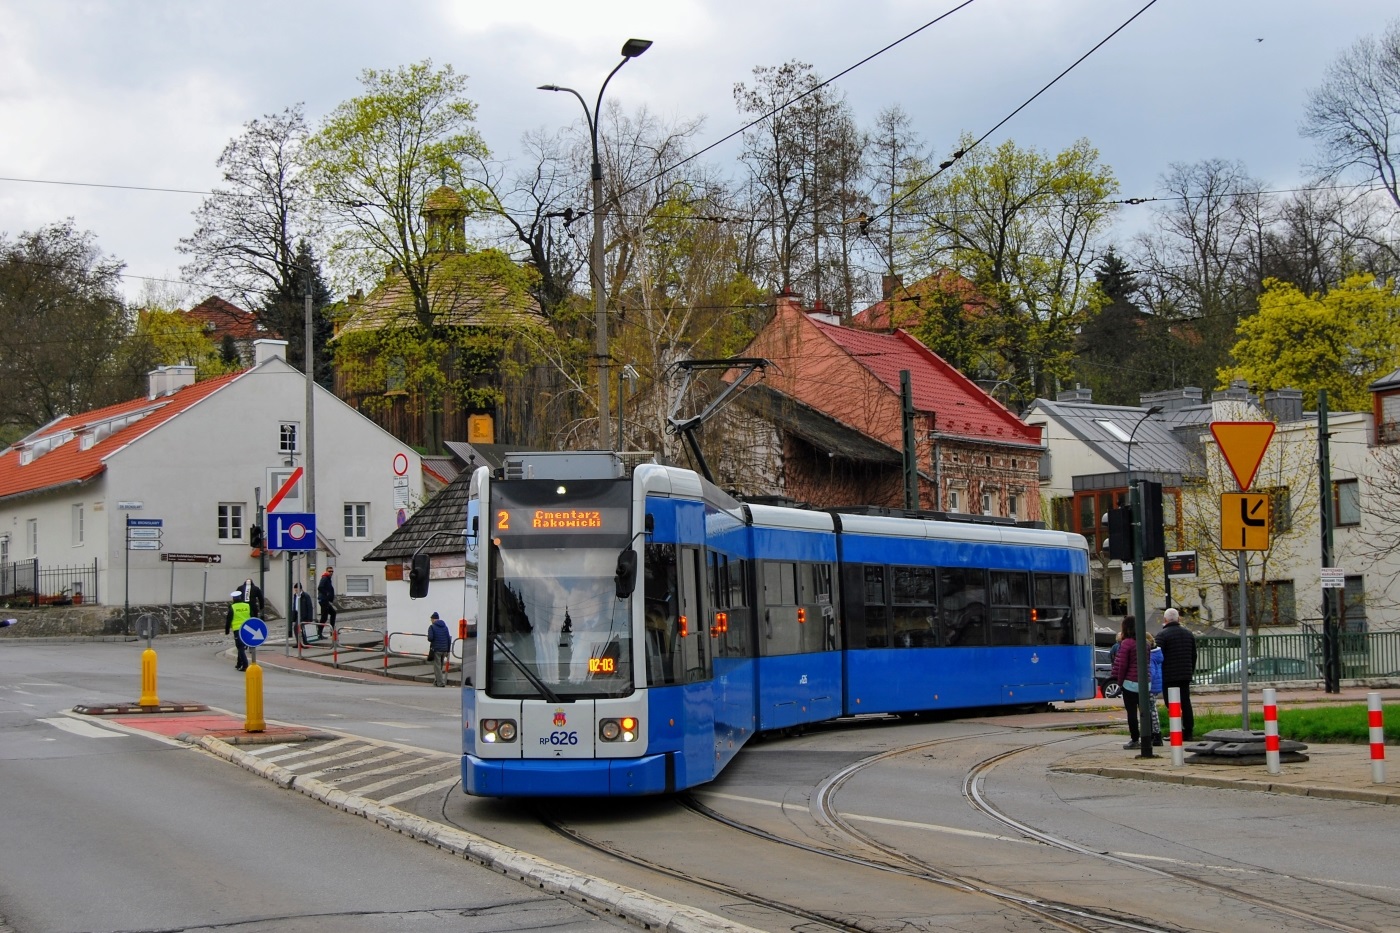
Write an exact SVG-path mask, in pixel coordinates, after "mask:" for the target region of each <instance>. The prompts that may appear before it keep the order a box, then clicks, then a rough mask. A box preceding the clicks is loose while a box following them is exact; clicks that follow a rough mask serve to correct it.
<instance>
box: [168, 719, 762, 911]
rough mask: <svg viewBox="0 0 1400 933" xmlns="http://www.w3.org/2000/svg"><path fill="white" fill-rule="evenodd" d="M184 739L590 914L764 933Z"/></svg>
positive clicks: (214, 742)
mask: <svg viewBox="0 0 1400 933" xmlns="http://www.w3.org/2000/svg"><path fill="white" fill-rule="evenodd" d="M188 741H189V742H190V744H193V745H196V746H198V747H200V748H203V749H204V750H205V751H208V752H209V753H211V754H213V755H217V756H218V757H220V758H223V759H224V760H226V761H231V762H233V763H234V764H236V765H238V766H240V767H242V768H244V769H245V770H248V771H251V772H253V773H254V774H256V775H258V776H259V777H263V778H266V779H267V780H269V781H271V782H272V783H274V784H276V785H277V786H278V787H282V788H288V789H291V790H296V791H298V792H300V793H303V794H306V795H307V796H308V797H311V798H313V799H315V800H319V801H321V802H322V803H326V804H329V805H330V806H333V807H335V808H336V809H338V810H344V811H345V812H346V813H351V814H354V815H355V816H360V817H363V818H365V819H367V820H370V821H371V822H374V823H378V824H379V825H380V826H384V827H386V828H388V829H392V830H395V831H396V832H400V833H403V834H404V835H405V836H408V837H410V838H412V839H416V840H418V841H419V842H426V843H428V844H429V845H433V846H436V847H437V848H439V849H443V850H445V851H447V852H451V853H453V854H454V855H456V856H458V857H459V858H463V859H466V860H468V861H472V862H476V863H477V864H479V865H484V866H485V867H487V868H489V869H491V870H492V871H497V872H500V873H501V874H503V875H506V876H507V877H511V878H515V879H516V880H518V881H522V882H524V883H526V884H528V885H530V886H531V887H534V888H538V889H540V890H541V891H546V892H548V893H550V894H553V895H556V896H558V897H563V898H567V899H568V900H570V901H573V902H574V903H576V904H579V905H580V906H583V907H586V908H589V909H591V910H600V911H603V912H605V913H608V914H611V915H613V916H615V917H617V918H619V919H621V920H625V921H627V922H628V923H632V924H635V925H637V926H641V927H644V928H645V929H648V930H663V931H667V933H706V931H721V933H763V931H761V930H758V929H757V928H755V927H749V926H744V925H742V924H738V923H734V922H732V921H730V920H726V919H725V918H723V917H721V916H719V915H717V914H712V913H709V912H707V911H703V910H699V909H697V908H694V907H687V906H685V905H684V904H675V903H672V902H670V901H666V900H662V899H661V898H659V897H654V896H653V895H650V894H647V893H646V892H644V891H638V890H636V889H635V888H628V887H625V886H623V885H619V884H613V883H612V882H609V881H604V880H603V879H601V878H595V877H593V876H591V875H585V874H583V873H582V872H577V871H574V870H573V869H572V868H565V867H564V866H562V865H556V864H554V863H553V862H549V861H546V860H545V859H542V858H537V857H536V856H533V855H530V854H529V853H526V852H521V851H520V850H519V849H512V848H511V847H509V846H504V845H501V844H500V843H496V842H491V841H490V840H489V839H483V838H482V837H481V836H477V835H473V834H472V833H468V832H465V831H463V830H460V829H456V828H455V827H451V826H444V825H443V824H441V823H435V822H433V821H432V820H428V819H425V818H423V817H421V816H415V815H413V814H411V813H406V812H404V811H403V810H400V809H399V808H397V807H390V806H385V805H384V804H381V803H378V802H376V801H373V800H369V799H368V798H365V797H360V796H357V795H355V794H351V793H347V792H346V791H343V790H337V789H335V788H333V787H331V786H330V785H328V784H326V783H324V782H322V781H318V780H315V779H314V778H298V777H297V775H296V774H295V773H294V772H292V771H289V770H287V769H286V768H283V767H281V766H280V765H275V764H271V763H269V762H266V761H262V760H261V759H259V758H256V757H254V756H252V755H249V754H248V753H247V752H244V751H242V750H240V749H238V748H236V747H235V746H233V745H230V744H229V743H227V742H225V741H223V740H221V739H217V738H214V737H213V736H207V735H206V736H200V737H198V738H195V737H190V738H189V739H188Z"/></svg>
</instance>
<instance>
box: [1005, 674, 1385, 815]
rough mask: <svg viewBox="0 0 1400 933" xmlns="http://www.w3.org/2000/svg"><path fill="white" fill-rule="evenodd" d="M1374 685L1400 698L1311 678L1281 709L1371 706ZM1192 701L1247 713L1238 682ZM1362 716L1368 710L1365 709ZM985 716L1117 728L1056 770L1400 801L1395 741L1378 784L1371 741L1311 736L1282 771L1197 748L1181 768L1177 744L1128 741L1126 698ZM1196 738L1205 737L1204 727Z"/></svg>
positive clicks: (1284, 696) (1258, 700)
mask: <svg viewBox="0 0 1400 933" xmlns="http://www.w3.org/2000/svg"><path fill="white" fill-rule="evenodd" d="M1373 691H1374V692H1376V693H1379V694H1380V695H1381V701H1382V702H1383V703H1389V704H1395V703H1400V687H1388V686H1386V687H1367V686H1344V687H1343V688H1342V690H1341V692H1340V693H1324V692H1323V690H1322V688H1321V687H1320V686H1317V685H1313V684H1309V685H1308V686H1306V687H1297V688H1287V689H1285V688H1282V687H1280V688H1277V693H1278V705H1279V711H1280V712H1284V711H1286V710H1289V709H1298V708H1302V707H1309V706H1333V705H1359V706H1361V707H1363V709H1364V707H1365V705H1366V697H1367V694H1368V693H1371V692H1373ZM1191 700H1192V706H1193V707H1194V708H1195V710H1196V715H1197V716H1199V715H1200V714H1201V713H1202V712H1204V711H1211V712H1232V713H1234V714H1236V715H1238V714H1239V709H1240V691H1239V688H1238V687H1235V688H1234V689H1233V691H1230V690H1212V691H1211V692H1209V693H1202V694H1199V695H1198V694H1197V693H1196V692H1195V691H1192V694H1191ZM1263 708H1264V699H1263V693H1262V690H1260V691H1257V692H1256V691H1255V690H1253V689H1251V691H1250V697H1249V709H1250V712H1251V713H1254V712H1258V711H1261V710H1263ZM1361 715H1363V716H1364V715H1365V713H1364V711H1363V712H1362V713H1361ZM981 721H983V722H989V723H1001V724H1002V725H1010V726H1014V727H1016V728H1026V729H1084V730H1094V731H1098V730H1113V734H1112V735H1109V736H1105V737H1104V740H1103V742H1102V744H1101V745H1096V746H1094V747H1093V748H1091V749H1089V750H1082V751H1078V752H1074V753H1071V754H1067V755H1065V756H1064V757H1063V758H1062V759H1060V760H1059V761H1057V762H1056V763H1055V764H1054V765H1052V766H1051V770H1052V771H1057V772H1062V773H1069V774H1095V775H1099V776H1100V777H1110V778H1122V779H1130V780H1139V781H1162V782H1167V783H1172V784H1185V785H1191V786H1196V787H1225V788H1232V789H1235V790H1250V791H1260V792H1266V793H1276V794H1300V795H1304V796H1308V797H1329V798H1333V799H1337V800H1363V801H1367V802H1370V803H1383V804H1400V760H1397V759H1400V753H1397V751H1396V749H1395V748H1394V747H1388V748H1387V749H1386V754H1387V758H1388V760H1387V761H1386V768H1385V777H1386V781H1385V783H1382V784H1376V783H1373V782H1372V769H1371V749H1370V746H1369V745H1322V744H1316V743H1309V744H1308V748H1307V751H1306V753H1305V754H1307V755H1308V760H1307V761H1301V762H1295V763H1285V764H1283V765H1281V767H1280V772H1281V773H1279V774H1269V773H1268V769H1267V767H1266V766H1265V765H1262V764H1258V765H1255V764H1247V765H1231V764H1223V763H1219V762H1199V761H1198V762H1193V761H1191V760H1190V759H1191V754H1190V752H1187V753H1186V754H1185V756H1184V757H1185V758H1186V759H1187V762H1186V764H1184V765H1183V766H1182V767H1179V768H1178V767H1173V766H1172V763H1171V746H1170V745H1165V744H1164V745H1163V746H1162V747H1161V748H1154V749H1152V751H1153V757H1151V758H1144V757H1141V754H1140V752H1137V751H1132V750H1128V749H1124V748H1123V747H1122V745H1123V741H1124V739H1125V738H1126V734H1127V729H1128V725H1127V719H1126V713H1125V712H1124V709H1123V704H1122V702H1121V701H1118V700H1081V701H1079V702H1077V703H1060V704H1056V708H1055V709H1054V710H1053V711H1050V712H1044V713H1027V714H1018V715H1014V716H1009V717H1007V716H994V717H986V718H984V719H982V720H981ZM1163 738H1164V739H1167V738H1168V737H1167V736H1163ZM1196 738H1197V739H1199V738H1201V736H1200V735H1199V734H1198V735H1197V736H1196ZM1168 740H1169V739H1168Z"/></svg>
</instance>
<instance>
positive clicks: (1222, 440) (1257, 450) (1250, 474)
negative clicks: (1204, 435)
mask: <svg viewBox="0 0 1400 933" xmlns="http://www.w3.org/2000/svg"><path fill="white" fill-rule="evenodd" d="M1210 433H1211V434H1214V435H1215V442H1216V443H1217V444H1219V445H1220V453H1221V455H1222V456H1224V457H1225V462H1226V463H1228V464H1229V465H1230V472H1231V473H1234V474H1235V482H1237V483H1239V484H1240V489H1248V488H1249V487H1250V486H1252V485H1253V484H1254V474H1255V473H1258V472H1259V463H1260V461H1262V460H1263V459H1264V451H1265V450H1267V449H1268V447H1269V441H1270V440H1271V439H1272V438H1273V436H1274V423H1273V422H1272V421H1212V422H1211V423H1210Z"/></svg>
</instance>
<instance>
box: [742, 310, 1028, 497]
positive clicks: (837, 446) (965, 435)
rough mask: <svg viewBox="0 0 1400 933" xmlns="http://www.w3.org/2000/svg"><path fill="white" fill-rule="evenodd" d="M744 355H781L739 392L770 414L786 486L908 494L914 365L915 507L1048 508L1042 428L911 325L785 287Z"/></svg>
mask: <svg viewBox="0 0 1400 933" xmlns="http://www.w3.org/2000/svg"><path fill="white" fill-rule="evenodd" d="M740 355H741V356H744V357H762V358H765V359H767V360H769V361H770V362H771V363H772V364H774V365H772V366H770V367H769V368H768V372H767V375H766V378H765V380H764V382H763V383H761V384H760V385H761V388H759V389H758V390H756V391H752V392H750V393H748V395H747V396H741V398H747V405H748V408H749V410H750V411H751V412H754V413H756V414H758V415H759V416H760V417H761V419H762V420H763V421H765V422H766V423H767V424H768V425H769V426H771V431H772V433H771V435H770V437H769V443H768V450H769V451H770V452H771V453H773V454H774V457H773V459H774V460H775V461H776V463H777V465H776V467H775V468H774V469H773V470H772V471H771V475H772V476H773V478H774V480H775V481H776V484H777V485H779V486H781V490H782V492H783V494H784V495H786V496H788V497H790V498H793V499H798V500H801V501H806V502H811V503H812V504H814V505H820V506H845V505H861V504H872V505H884V506H891V507H900V506H902V505H903V504H904V473H903V466H902V462H903V460H902V458H903V451H904V422H903V402H902V398H901V374H902V373H903V372H908V373H909V380H910V387H911V392H912V397H913V410H914V413H913V427H914V430H913V435H914V447H915V461H916V464H917V471H918V483H917V486H918V502H917V507H919V508H922V509H929V510H934V511H945V512H971V513H978V514H986V515H992V516H1000V517H1008V518H1013V519H1016V520H1022V521H1024V520H1039V519H1040V498H1039V491H1038V481H1039V463H1040V454H1041V452H1042V447H1041V438H1040V429H1039V428H1038V427H1033V426H1031V425H1028V424H1026V423H1025V422H1024V421H1022V420H1021V419H1020V418H1018V417H1016V415H1015V414H1014V413H1012V412H1011V411H1009V410H1008V409H1007V408H1006V407H1005V406H1003V405H1002V404H1001V403H999V402H998V401H996V400H995V399H994V398H992V397H991V396H990V395H988V394H987V393H986V392H985V391H983V390H982V389H981V388H979V387H978V386H977V385H976V383H974V382H972V380H970V379H968V378H967V377H966V376H964V375H963V374H962V373H960V372H958V371H957V370H956V369H954V368H953V367H952V366H950V365H949V364H948V363H947V362H946V361H944V360H943V359H942V358H941V357H939V356H938V355H937V354H936V353H933V352H932V351H930V350H929V349H928V348H927V347H925V346H924V345H923V344H921V343H920V342H919V341H918V340H916V339H914V338H913V337H912V336H910V335H909V334H908V333H906V332H904V331H902V330H895V331H894V332H893V333H889V334H883V333H875V332H873V331H867V330H857V329H854V328H848V327H841V326H839V325H838V324H837V323H835V319H834V318H832V317H829V316H826V315H822V314H819V313H818V314H814V313H809V312H807V311H805V310H804V309H803V308H802V306H801V305H800V303H799V302H798V301H797V299H795V298H792V297H790V296H780V297H779V298H778V299H777V306H776V310H775V314H774V316H773V319H772V320H771V321H770V322H769V324H768V325H767V326H766V327H764V329H763V330H762V331H761V332H760V333H759V334H758V335H757V336H756V337H755V338H754V340H753V342H752V343H750V345H749V346H748V347H747V348H745V350H744V351H743V352H742V353H741V354H740Z"/></svg>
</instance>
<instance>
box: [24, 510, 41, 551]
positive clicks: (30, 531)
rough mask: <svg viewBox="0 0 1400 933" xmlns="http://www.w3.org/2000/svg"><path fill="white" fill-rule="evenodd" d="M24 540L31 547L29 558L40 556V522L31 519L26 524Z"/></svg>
mask: <svg viewBox="0 0 1400 933" xmlns="http://www.w3.org/2000/svg"><path fill="white" fill-rule="evenodd" d="M24 540H25V543H27V544H28V545H29V556H30V557H38V556H39V520H38V519H37V518H31V519H30V520H29V521H27V522H25V523H24Z"/></svg>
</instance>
